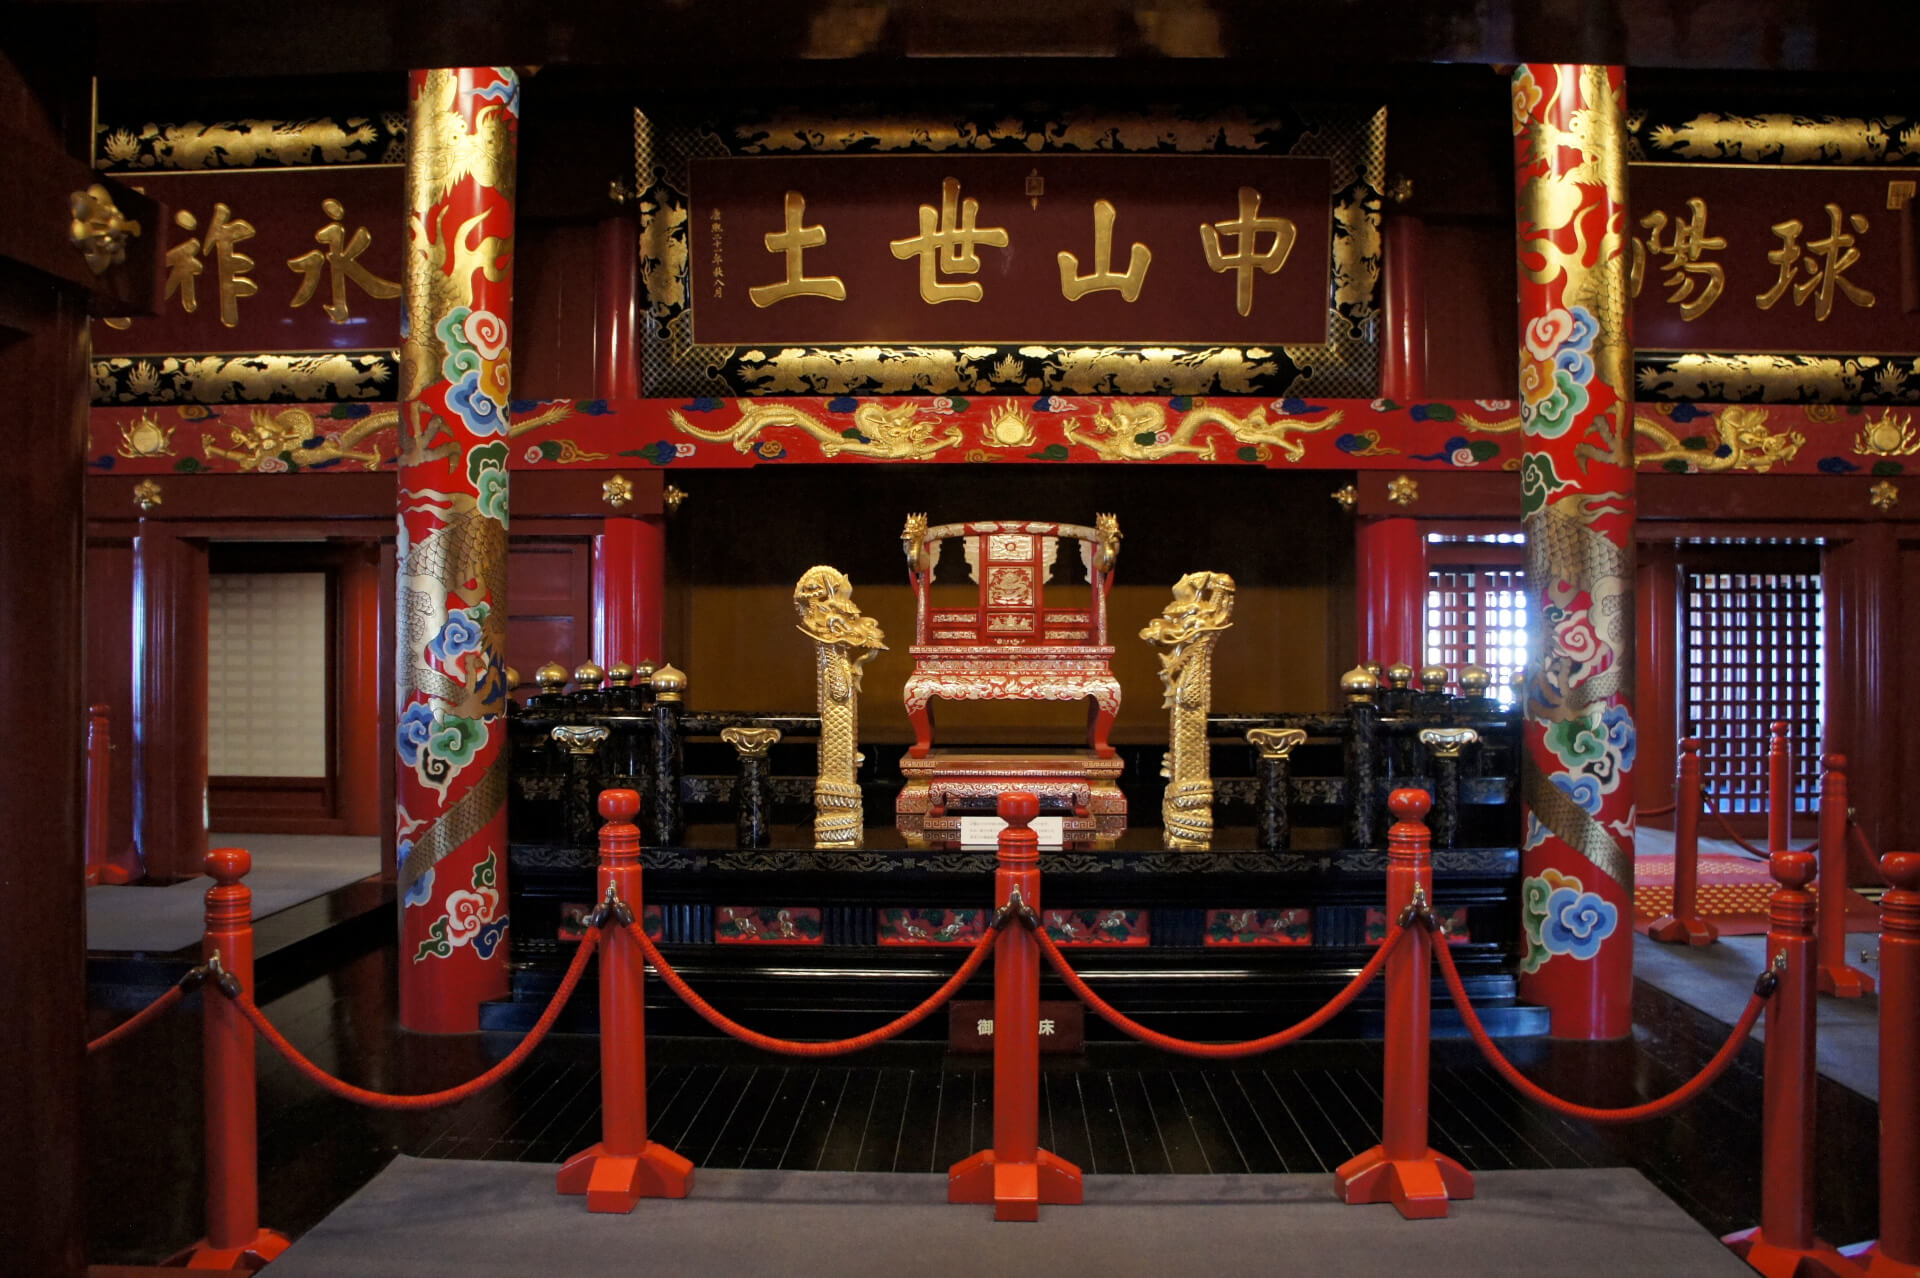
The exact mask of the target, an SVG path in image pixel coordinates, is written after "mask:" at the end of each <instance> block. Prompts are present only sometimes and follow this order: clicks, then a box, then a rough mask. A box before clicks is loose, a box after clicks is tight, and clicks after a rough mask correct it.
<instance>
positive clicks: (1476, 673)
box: [1460, 666, 1493, 697]
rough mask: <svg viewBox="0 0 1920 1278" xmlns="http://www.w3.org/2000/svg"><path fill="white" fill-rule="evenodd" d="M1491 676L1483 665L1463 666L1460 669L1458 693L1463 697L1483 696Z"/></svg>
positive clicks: (1485, 693) (1491, 679)
mask: <svg viewBox="0 0 1920 1278" xmlns="http://www.w3.org/2000/svg"><path fill="white" fill-rule="evenodd" d="M1492 681H1493V677H1492V676H1491V675H1489V674H1488V673H1487V670H1486V667H1485V666H1464V667H1462V668H1461V670H1460V695H1461V696H1463V697H1484V696H1486V695H1487V685H1488V684H1489V683H1491V682H1492Z"/></svg>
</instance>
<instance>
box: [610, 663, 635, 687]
mask: <svg viewBox="0 0 1920 1278" xmlns="http://www.w3.org/2000/svg"><path fill="white" fill-rule="evenodd" d="M632 682H633V667H632V666H630V665H628V664H627V663H626V662H624V661H616V662H614V663H613V664H612V665H610V666H608V667H607V686H608V687H612V688H624V687H626V686H627V685H628V684H630V683H632Z"/></svg>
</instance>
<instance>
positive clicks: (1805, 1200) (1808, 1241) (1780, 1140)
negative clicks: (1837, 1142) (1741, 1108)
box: [1722, 852, 1860, 1278]
mask: <svg viewBox="0 0 1920 1278" xmlns="http://www.w3.org/2000/svg"><path fill="white" fill-rule="evenodd" d="M1772 863H1773V877H1774V878H1775V879H1776V880H1777V881H1778V882H1779V884H1780V888H1779V890H1778V891H1776V892H1775V893H1774V894H1773V903H1772V905H1771V906H1770V907H1769V909H1768V914H1769V919H1770V925H1769V927H1768V930H1767V962H1768V964H1769V965H1770V966H1773V967H1774V970H1775V971H1777V972H1778V973H1779V978H1780V983H1779V986H1778V988H1776V989H1775V990H1774V994H1773V999H1772V1001H1771V1002H1770V1003H1768V1004H1767V1042H1766V1071H1767V1077H1766V1095H1765V1098H1764V1100H1763V1101H1762V1115H1761V1143H1762V1148H1761V1161H1762V1170H1761V1177H1760V1224H1759V1225H1758V1226H1757V1227H1755V1228H1753V1229H1745V1230H1742V1231H1740V1232H1739V1233H1737V1234H1729V1235H1727V1237H1726V1238H1725V1239H1723V1240H1722V1241H1724V1242H1725V1243H1726V1244H1727V1246H1729V1247H1731V1248H1733V1250H1734V1254H1735V1255H1737V1256H1739V1257H1740V1258H1741V1259H1742V1260H1744V1261H1746V1262H1747V1263H1748V1264H1749V1265H1752V1266H1753V1267H1754V1268H1755V1269H1756V1270H1758V1271H1759V1272H1760V1273H1762V1274H1765V1275H1767V1276H1768V1278H1815V1275H1821V1274H1830V1275H1837V1276H1838V1275H1857V1274H1859V1272H1860V1270H1859V1268H1858V1267H1856V1266H1855V1265H1854V1264H1853V1263H1852V1262H1851V1261H1849V1260H1848V1259H1847V1258H1846V1257H1844V1256H1842V1255H1841V1254H1840V1253H1839V1252H1838V1251H1836V1250H1834V1248H1832V1247H1831V1246H1829V1245H1827V1244H1826V1243H1823V1242H1821V1241H1820V1240H1819V1239H1818V1238H1816V1237H1814V1235H1813V1115H1814V1086H1815V1082H1814V1045H1815V1029H1814V1008H1813V996H1814V961H1815V956H1814V942H1813V894H1812V893H1810V892H1808V891H1807V884H1808V883H1809V882H1811V881H1812V880H1813V873H1814V864H1813V857H1812V855H1811V854H1809V853H1806V852H1776V853H1775V854H1774V855H1773V857H1772ZM1782 956H1784V958H1785V962H1784V964H1783V963H1781V962H1780V960H1781V958H1782Z"/></svg>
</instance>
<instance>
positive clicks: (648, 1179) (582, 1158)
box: [558, 1141, 693, 1215]
mask: <svg viewBox="0 0 1920 1278" xmlns="http://www.w3.org/2000/svg"><path fill="white" fill-rule="evenodd" d="M558 1180H559V1187H560V1192H561V1193H563V1194H585V1195H586V1196H587V1210H588V1211H605V1212H617V1213H619V1214H621V1215H625V1214H626V1213H627V1212H630V1211H632V1210H633V1209H634V1207H635V1205H636V1204H638V1203H639V1201H640V1200H641V1199H642V1198H685V1197H686V1196H687V1191H688V1190H690V1189H692V1188H693V1164H692V1163H690V1162H688V1161H687V1160H686V1159H684V1158H682V1157H681V1156H680V1155H678V1154H676V1153H674V1152H673V1151H672V1150H671V1149H668V1148H667V1147H666V1146H665V1145H660V1144H656V1143H655V1142H653V1141H648V1142H647V1143H646V1146H645V1148H643V1149H642V1150H641V1151H640V1152H639V1153H638V1154H609V1153H607V1152H606V1149H605V1148H604V1147H603V1146H602V1145H600V1144H597V1143H596V1144H594V1145H590V1146H588V1147H587V1148H586V1149H583V1150H581V1151H580V1152H579V1153H577V1154H575V1155H574V1156H573V1157H572V1158H569V1159H568V1160H567V1164H566V1166H564V1167H562V1168H561V1169H560V1175H559V1177H558Z"/></svg>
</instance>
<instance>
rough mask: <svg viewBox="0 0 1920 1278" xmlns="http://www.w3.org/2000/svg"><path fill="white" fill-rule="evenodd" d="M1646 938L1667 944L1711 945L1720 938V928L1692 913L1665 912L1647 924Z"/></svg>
mask: <svg viewBox="0 0 1920 1278" xmlns="http://www.w3.org/2000/svg"><path fill="white" fill-rule="evenodd" d="M1647 939H1648V940H1650V941H1663V942H1665V943H1666V944H1668V945H1712V944H1713V943H1714V942H1715V941H1717V940H1719V939H1720V929H1719V928H1717V927H1715V926H1714V925H1713V924H1711V923H1709V922H1707V921H1706V920H1705V919H1702V918H1695V917H1693V916H1692V915H1688V916H1686V917H1684V918H1682V917H1680V916H1678V915H1674V914H1667V915H1663V916H1662V917H1660V918H1657V919H1655V920H1654V921H1653V922H1652V923H1650V924H1648V926H1647Z"/></svg>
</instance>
